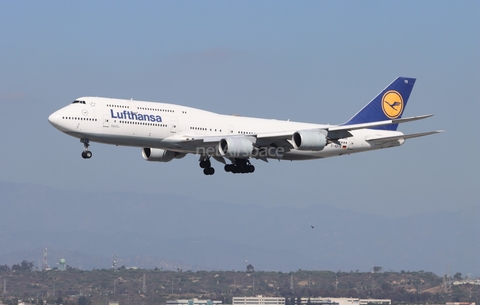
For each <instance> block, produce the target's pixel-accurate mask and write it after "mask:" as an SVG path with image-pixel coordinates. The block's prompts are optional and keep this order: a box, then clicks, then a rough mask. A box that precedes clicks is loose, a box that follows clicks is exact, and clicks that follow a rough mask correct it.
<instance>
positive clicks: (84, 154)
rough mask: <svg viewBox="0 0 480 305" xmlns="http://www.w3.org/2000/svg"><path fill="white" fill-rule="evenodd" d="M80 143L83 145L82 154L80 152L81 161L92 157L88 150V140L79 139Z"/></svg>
mask: <svg viewBox="0 0 480 305" xmlns="http://www.w3.org/2000/svg"><path fill="white" fill-rule="evenodd" d="M80 142H82V143H83V152H82V158H83V159H90V158H91V157H92V152H91V151H89V150H88V147H89V146H90V144H89V143H90V141H89V140H88V139H80Z"/></svg>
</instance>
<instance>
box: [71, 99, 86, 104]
mask: <svg viewBox="0 0 480 305" xmlns="http://www.w3.org/2000/svg"><path fill="white" fill-rule="evenodd" d="M77 103H80V104H85V101H79V100H74V101H73V103H72V104H77Z"/></svg>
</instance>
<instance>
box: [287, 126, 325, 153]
mask: <svg viewBox="0 0 480 305" xmlns="http://www.w3.org/2000/svg"><path fill="white" fill-rule="evenodd" d="M292 142H293V145H294V146H295V148H296V149H298V150H314V151H318V150H322V149H323V148H324V147H325V145H327V138H326V137H325V135H324V134H322V133H320V132H318V131H313V130H300V131H297V132H295V133H294V134H293V136H292Z"/></svg>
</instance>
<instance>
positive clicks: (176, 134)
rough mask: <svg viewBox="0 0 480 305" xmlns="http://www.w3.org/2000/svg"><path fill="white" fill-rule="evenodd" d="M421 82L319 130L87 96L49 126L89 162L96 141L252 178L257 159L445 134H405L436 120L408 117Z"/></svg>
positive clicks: (395, 85) (404, 81)
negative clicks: (76, 143) (194, 160)
mask: <svg viewBox="0 0 480 305" xmlns="http://www.w3.org/2000/svg"><path fill="white" fill-rule="evenodd" d="M414 84H415V79H414V78H407V77H399V78H397V79H396V80H394V81H393V82H392V83H391V84H390V85H388V86H387V88H385V89H384V90H383V91H382V92H380V93H379V94H378V95H377V96H376V97H375V98H374V99H373V100H372V101H371V102H370V103H368V104H367V105H365V106H364V107H363V108H362V109H361V110H360V111H359V112H358V113H357V114H355V115H354V116H353V117H352V118H351V119H349V120H348V121H347V122H346V123H343V124H340V125H325V124H311V123H300V122H291V121H280V120H271V119H259V118H250V117H241V116H234V115H223V114H217V113H213V112H209V111H204V110H200V109H195V108H191V107H185V106H180V105H174V104H166V103H156V102H144V101H136V100H124V99H114V98H103V97H81V98H78V99H76V100H74V101H73V103H71V104H69V105H67V106H65V107H63V108H61V109H60V110H58V111H56V112H54V113H52V114H51V115H50V116H49V118H48V121H49V122H50V123H51V124H52V125H53V126H54V127H55V128H57V129H58V130H60V131H62V132H64V133H66V134H68V135H70V136H72V137H75V138H79V139H80V142H82V143H83V146H84V149H83V152H82V157H83V158H84V159H89V158H91V157H92V152H91V151H90V150H89V145H90V143H91V142H98V143H105V144H113V145H121V146H135V147H141V148H142V156H143V158H144V159H145V160H147V161H158V162H169V161H171V160H173V159H180V158H183V157H184V156H185V155H186V154H197V155H199V162H200V167H201V168H203V173H204V174H205V175H213V174H214V172H215V170H214V168H213V167H212V164H211V162H210V160H211V159H212V158H213V159H215V160H216V161H218V162H220V163H223V164H224V169H225V171H227V172H232V173H252V172H253V171H254V170H255V167H254V166H253V165H252V164H251V162H250V160H251V159H259V160H263V161H267V162H268V159H278V160H310V159H319V158H326V157H334V156H340V155H345V154H352V153H357V152H364V151H370V150H376V149H381V148H389V147H395V146H400V145H402V144H403V143H404V142H405V140H406V139H410V138H416V137H421V136H426V135H430V134H434V133H438V132H440V131H438V130H437V131H429V132H421V133H414V134H403V133H401V132H399V131H397V127H398V124H400V123H405V122H410V121H416V120H420V119H424V118H427V117H430V116H432V115H431V114H429V115H421V116H414V117H408V118H402V114H403V112H404V110H405V107H406V105H407V101H408V98H409V96H410V93H411V91H412V88H413V85H414Z"/></svg>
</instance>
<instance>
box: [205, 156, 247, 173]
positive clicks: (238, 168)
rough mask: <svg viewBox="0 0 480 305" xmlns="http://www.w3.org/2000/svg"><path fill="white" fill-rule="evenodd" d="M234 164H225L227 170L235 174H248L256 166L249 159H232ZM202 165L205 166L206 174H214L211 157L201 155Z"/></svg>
mask: <svg viewBox="0 0 480 305" xmlns="http://www.w3.org/2000/svg"><path fill="white" fill-rule="evenodd" d="M231 161H232V164H225V167H224V169H225V171H226V172H227V173H228V172H230V173H233V174H248V173H253V172H254V171H255V166H253V165H252V164H251V163H250V160H248V159H231ZM200 167H201V168H203V173H204V174H205V175H207V176H208V175H213V174H214V173H215V169H214V168H213V167H212V164H211V163H210V157H200Z"/></svg>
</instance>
